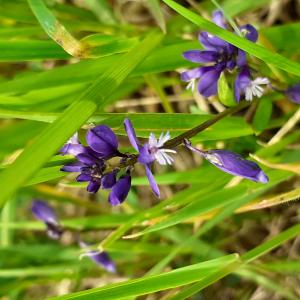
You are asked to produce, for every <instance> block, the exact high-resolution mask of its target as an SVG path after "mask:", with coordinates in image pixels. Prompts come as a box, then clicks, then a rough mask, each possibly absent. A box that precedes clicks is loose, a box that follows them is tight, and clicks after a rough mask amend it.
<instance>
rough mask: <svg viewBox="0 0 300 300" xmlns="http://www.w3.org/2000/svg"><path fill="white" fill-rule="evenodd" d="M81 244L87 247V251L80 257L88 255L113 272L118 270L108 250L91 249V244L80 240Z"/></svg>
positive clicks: (84, 247) (82, 246)
mask: <svg viewBox="0 0 300 300" xmlns="http://www.w3.org/2000/svg"><path fill="white" fill-rule="evenodd" d="M79 245H80V247H81V248H83V249H85V253H83V254H81V255H80V259H81V258H82V257H85V256H88V257H89V258H90V259H91V260H92V261H94V262H95V263H96V264H98V265H100V266H102V267H103V268H104V269H105V270H107V271H108V272H111V273H115V272H116V266H115V264H114V262H113V261H112V260H111V258H110V257H109V255H108V253H107V252H105V251H96V250H91V249H90V248H89V246H88V245H87V244H86V243H84V242H82V241H80V242H79Z"/></svg>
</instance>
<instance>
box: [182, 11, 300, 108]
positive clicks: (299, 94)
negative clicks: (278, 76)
mask: <svg viewBox="0 0 300 300" xmlns="http://www.w3.org/2000/svg"><path fill="white" fill-rule="evenodd" d="M212 21H213V22H214V23H215V24H216V25H218V26H219V27H221V28H223V29H226V30H229V29H230V26H229V25H228V24H227V22H226V20H225V18H224V14H223V13H222V11H220V10H216V11H214V12H213V14H212ZM236 31H237V32H236V33H237V34H239V35H241V36H243V37H245V38H246V39H247V40H249V41H251V42H253V43H255V42H256V41H257V39H258V32H257V30H256V29H255V28H254V27H253V26H252V25H251V24H246V25H243V26H240V27H237V28H236ZM198 39H199V42H200V44H202V46H203V48H204V50H190V51H186V52H184V53H183V57H184V58H185V59H187V60H189V61H191V62H194V63H200V64H204V65H202V66H200V67H197V68H194V69H191V70H188V71H185V72H182V73H181V80H183V81H185V82H188V85H187V88H188V89H189V88H191V89H192V90H194V89H195V85H196V82H198V92H199V94H201V95H202V96H204V97H210V96H214V95H217V94H218V80H219V78H220V76H221V74H222V73H223V74H224V75H225V76H228V75H229V76H232V75H234V74H236V77H235V79H234V84H233V90H234V98H235V101H236V102H240V101H241V100H242V99H245V100H247V101H252V100H253V98H254V97H257V98H260V97H261V96H262V95H263V94H264V88H263V86H268V87H269V88H270V89H273V90H275V91H277V92H282V93H284V94H285V95H286V96H287V98H288V99H289V100H291V101H292V102H294V103H297V104H300V84H294V85H292V86H290V87H287V88H286V89H278V88H276V87H274V85H273V84H271V82H270V79H268V78H266V77H256V78H255V76H254V74H255V72H254V70H253V69H252V68H251V67H250V66H249V64H248V62H247V56H246V52H245V51H243V50H241V49H239V48H238V47H235V46H233V45H232V44H230V43H228V42H226V41H224V40H222V39H220V38H218V37H217V36H214V35H211V34H209V33H208V32H205V31H204V32H200V34H199V36H198Z"/></svg>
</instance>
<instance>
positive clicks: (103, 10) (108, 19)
mask: <svg viewBox="0 0 300 300" xmlns="http://www.w3.org/2000/svg"><path fill="white" fill-rule="evenodd" d="M85 2H86V3H87V5H88V6H89V7H90V9H91V10H92V11H93V13H94V14H95V15H96V16H97V18H98V19H99V21H100V22H102V23H103V24H116V23H117V22H116V19H115V17H114V14H113V11H112V9H111V7H110V6H109V4H108V2H107V0H86V1H85Z"/></svg>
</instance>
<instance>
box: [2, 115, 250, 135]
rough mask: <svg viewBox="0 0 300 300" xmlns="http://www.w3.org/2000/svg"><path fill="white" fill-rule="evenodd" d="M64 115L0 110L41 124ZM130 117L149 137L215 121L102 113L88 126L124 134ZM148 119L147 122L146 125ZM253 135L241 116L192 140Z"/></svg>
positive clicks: (181, 130) (204, 116) (137, 130)
mask: <svg viewBox="0 0 300 300" xmlns="http://www.w3.org/2000/svg"><path fill="white" fill-rule="evenodd" d="M60 116H61V114H59V113H45V112H32V111H30V112H27V111H14V110H4V109H0V118H17V119H25V120H36V121H41V122H50V123H52V122H54V121H55V120H56V119H57V118H58V117H60ZM125 118H130V120H131V121H132V122H133V124H134V127H135V129H136V132H137V135H138V136H140V137H144V138H148V137H149V134H150V133H151V132H153V133H155V134H160V133H161V132H162V131H169V132H170V133H171V135H172V136H173V137H174V136H176V135H179V134H181V133H183V132H185V131H187V130H189V129H191V128H193V127H195V126H196V125H199V124H201V123H203V122H205V121H207V120H209V119H211V118H212V115H198V114H192V115H191V114H183V113H182V114H167V113H163V114H162V113H155V114H152V113H136V114H127V113H103V114H94V115H93V117H91V118H89V119H88V121H87V123H95V124H106V125H108V126H110V127H111V128H112V129H113V130H114V131H115V132H116V133H117V134H119V135H125V131H124V128H123V121H124V119H125ZM145 119H146V120H147V122H145ZM251 134H253V129H252V128H251V127H250V126H249V125H248V124H247V123H246V121H245V120H244V118H242V117H227V118H225V119H222V120H220V121H219V122H218V123H216V124H214V125H213V126H212V127H210V128H208V129H207V130H204V131H203V132H201V134H199V135H197V136H196V137H194V138H193V139H194V140H195V141H206V140H219V139H229V138H233V137H241V136H247V135H251Z"/></svg>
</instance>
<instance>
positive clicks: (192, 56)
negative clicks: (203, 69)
mask: <svg viewBox="0 0 300 300" xmlns="http://www.w3.org/2000/svg"><path fill="white" fill-rule="evenodd" d="M182 55H183V57H184V58H185V59H187V60H189V61H191V62H195V63H209V62H216V61H217V60H218V59H219V57H220V54H219V53H218V52H216V51H200V50H190V51H186V52H183V54H182Z"/></svg>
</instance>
